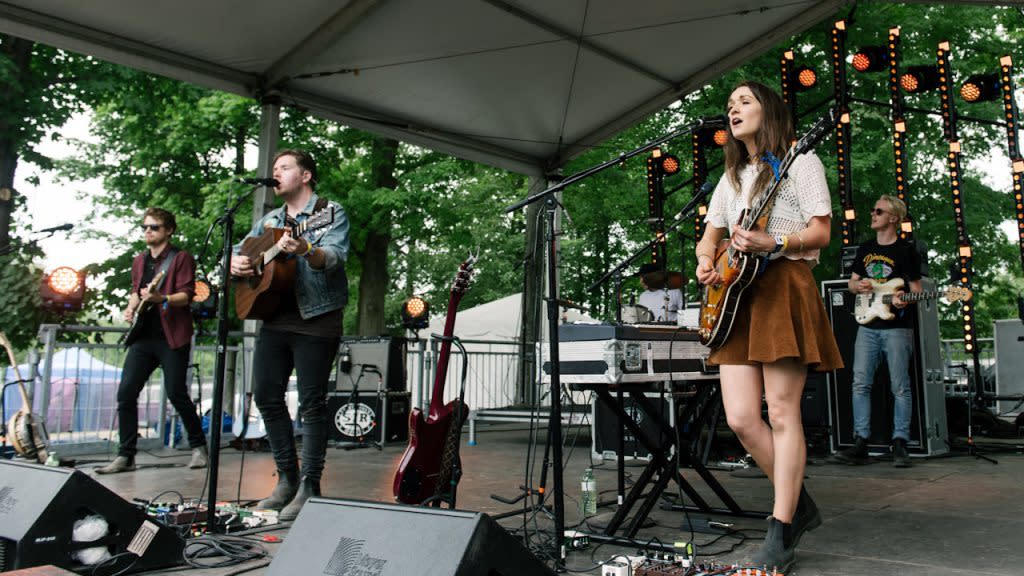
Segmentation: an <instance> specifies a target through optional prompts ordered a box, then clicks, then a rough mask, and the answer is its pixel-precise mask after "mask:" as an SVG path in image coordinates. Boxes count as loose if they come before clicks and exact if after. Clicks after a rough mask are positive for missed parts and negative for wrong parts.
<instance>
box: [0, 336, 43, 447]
mask: <svg viewBox="0 0 1024 576" xmlns="http://www.w3.org/2000/svg"><path fill="white" fill-rule="evenodd" d="M0 345H2V346H3V347H4V349H5V350H7V359H8V360H10V362H11V368H12V369H13V370H14V377H15V378H17V379H18V389H19V390H21V408H19V409H18V411H17V412H15V414H14V416H11V419H10V420H8V422H7V437H8V439H9V440H10V441H11V445H12V446H14V451H15V452H17V453H18V454H19V455H21V456H22V457H23V458H26V459H29V460H32V459H34V460H37V461H38V462H39V463H40V464H43V463H45V462H46V458H47V456H48V455H47V453H46V427H45V426H44V425H43V419H42V418H40V416H39V415H38V414H33V413H32V403H31V402H30V401H29V398H28V392H27V391H26V390H25V380H24V379H23V378H22V377H21V372H20V371H19V370H18V361H17V360H15V359H14V351H13V350H12V349H11V341H10V340H8V339H7V334H5V333H4V332H3V331H0Z"/></svg>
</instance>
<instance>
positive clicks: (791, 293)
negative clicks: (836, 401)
mask: <svg viewBox="0 0 1024 576" xmlns="http://www.w3.org/2000/svg"><path fill="white" fill-rule="evenodd" d="M783 358H797V359H799V361H800V362H801V363H803V364H806V365H807V367H808V368H809V369H811V370H815V371H818V372H828V371H830V370H836V369H839V368H842V367H843V359H842V356H840V354H839V348H838V347H837V346H836V339H835V336H833V334H832V325H831V323H829V321H828V316H827V315H826V314H825V306H824V305H823V304H822V302H821V295H820V294H819V292H818V287H817V284H816V283H815V281H814V275H813V274H811V267H810V265H809V263H808V262H807V261H806V260H790V259H789V258H779V259H777V260H772V261H771V262H769V263H768V267H767V268H766V269H765V271H764V273H763V274H761V276H760V277H758V278H756V279H755V280H754V282H753V283H752V284H751V285H750V286H749V287H748V288H747V289H746V291H744V293H743V298H742V300H741V301H740V304H739V308H738V309H737V311H736V319H735V320H734V322H733V326H732V330H731V331H730V333H729V338H728V339H727V340H726V341H725V344H723V345H722V346H721V347H719V348H718V349H717V350H715V351H713V352H712V353H711V355H710V357H708V362H709V363H710V364H770V363H772V362H775V361H777V360H781V359H783Z"/></svg>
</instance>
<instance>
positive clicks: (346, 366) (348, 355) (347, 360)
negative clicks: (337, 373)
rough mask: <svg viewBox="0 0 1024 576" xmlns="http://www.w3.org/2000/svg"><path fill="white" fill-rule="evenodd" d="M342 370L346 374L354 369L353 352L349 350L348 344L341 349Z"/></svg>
mask: <svg viewBox="0 0 1024 576" xmlns="http://www.w3.org/2000/svg"><path fill="white" fill-rule="evenodd" d="M341 371H342V372H344V373H345V374H348V373H349V372H351V371H352V352H351V350H349V347H348V344H345V345H344V346H343V347H342V349H341Z"/></svg>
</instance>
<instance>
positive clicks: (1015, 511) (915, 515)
mask: <svg viewBox="0 0 1024 576" xmlns="http://www.w3.org/2000/svg"><path fill="white" fill-rule="evenodd" d="M566 435H567V436H568V440H567V442H568V441H571V440H575V444H576V447H575V449H572V450H570V448H568V447H567V448H566V457H567V461H568V466H567V468H566V470H565V475H564V478H565V487H566V488H565V494H566V498H565V506H566V527H567V528H573V527H578V526H577V525H579V524H580V513H579V509H578V503H577V502H578V498H579V492H580V478H581V475H582V471H583V469H584V468H585V467H586V466H588V465H590V464H591V462H590V439H589V436H588V434H587V432H586V431H585V429H579V428H573V429H569V430H567V431H566ZM463 437H464V438H465V434H464V436H463ZM529 439H530V434H529V432H528V431H527V430H525V428H524V427H523V426H522V425H512V424H503V425H490V426H487V425H480V426H479V427H478V433H477V440H478V444H477V445H476V446H464V447H463V449H462V458H463V463H464V470H465V475H464V477H463V480H462V483H461V486H460V489H459V495H458V504H459V506H458V507H459V508H460V509H465V510H477V511H482V512H486V513H488V514H499V513H503V512H508V511H511V510H513V509H514V508H515V507H513V506H508V505H505V504H502V503H500V502H497V501H495V500H493V499H492V498H491V497H490V495H491V494H498V495H503V496H506V497H513V496H515V495H516V494H517V492H518V487H519V486H520V485H521V484H523V483H524V469H525V466H526V462H527V453H528V447H529V446H530V441H529ZM541 441H542V443H541V447H540V451H541V452H543V436H542V437H541ZM1022 442H1024V441H1015V442H1009V443H1004V444H1003V445H1002V448H1003V449H1004V450H1008V451H1004V452H1000V453H996V452H991V453H990V455H992V456H993V457H995V458H997V459H998V460H999V464H998V465H993V464H990V463H989V462H986V461H984V460H979V459H975V458H973V457H969V456H966V455H962V454H961V455H955V456H952V457H943V458H935V459H920V458H915V459H914V466H913V467H911V468H907V469H896V468H893V467H892V465H891V463H890V462H887V461H884V460H879V461H877V462H875V463H873V464H871V465H867V466H842V465H834V464H827V463H821V462H817V461H815V462H812V463H811V465H809V466H808V468H807V480H806V483H807V486H808V489H809V490H810V492H811V494H812V495H813V496H814V498H815V499H816V500H817V502H818V506H819V507H820V508H821V512H822V514H823V516H824V520H825V521H824V524H822V526H821V527H819V528H818V529H817V530H815V531H814V532H811V533H808V534H807V535H805V537H804V539H803V541H802V542H801V545H800V547H799V549H798V562H799V563H798V566H797V569H796V570H795V571H794V572H793V573H794V574H799V575H800V576H811V575H822V576H824V575H834V574H844V575H864V576H868V575H870V576H884V575H890V574H891V575H896V574H899V575H925V574H927V575H929V576H935V575H940V574H950V575H952V574H964V575H967V574H971V575H979V574H991V575H1016V574H1021V573H1022V571H1024V550H1022V548H1021V546H1020V542H1021V536H1020V535H1021V534H1024V514H1022V513H1024V483H1022V482H1021V481H1020V478H1021V477H1024V457H1022V455H1021V444H1022ZM403 449H404V445H397V444H395V445H389V446H386V447H384V449H383V451H377V450H375V449H364V450H355V451H344V450H339V449H334V448H333V447H332V448H329V449H328V454H327V469H326V473H325V477H324V482H323V492H324V496H325V497H331V498H353V499H361V500H378V501H382V502H392V501H393V500H392V497H391V481H392V475H393V472H394V469H395V467H396V465H397V464H398V461H399V458H400V457H401V454H402V451H403ZM107 457H108V456H106V455H94V456H86V457H81V458H79V461H80V462H81V461H85V460H93V461H98V460H101V459H105V458H107ZM187 461H188V452H186V451H178V452H174V451H169V450H168V451H163V452H154V453H142V454H140V455H139V457H138V463H139V464H140V469H139V470H138V471H136V472H133V473H127V474H119V475H115V476H96V475H95V473H94V472H93V471H92V468H94V467H96V466H98V465H100V464H98V463H82V464H79V469H80V470H82V471H84V472H86V473H87V474H89V475H91V476H93V477H95V478H97V479H98V480H99V481H100V482H101V483H103V484H104V485H106V486H107V487H109V488H111V489H113V490H114V491H116V492H117V493H118V494H121V495H122V496H124V497H125V498H128V499H130V498H143V499H149V498H152V497H154V496H156V495H157V494H159V493H160V492H163V491H165V490H177V491H179V492H181V493H182V494H184V495H185V497H198V496H199V495H200V493H201V492H202V491H203V487H204V484H205V481H206V479H205V475H204V474H203V472H202V471H193V470H189V469H188V468H186V467H185V464H186V463H187ZM595 464H597V466H596V468H595V470H596V472H595V475H596V478H597V484H598V488H599V490H600V491H601V498H602V500H603V501H604V500H607V501H614V498H615V491H616V473H615V463H614V462H612V461H607V462H604V463H599V462H598V463H595ZM539 469H540V459H539V458H538V459H537V470H538V473H539ZM641 470H642V467H640V466H638V465H635V464H630V465H628V466H627V467H626V472H627V478H635V477H637V476H639V474H640V472H641ZM240 474H241V475H242V477H243V478H244V479H243V481H242V482H241V489H240V492H239V481H238V480H239V476H240ZM273 474H274V465H273V462H272V459H271V456H270V454H269V453H267V452H248V453H246V454H245V457H244V471H243V458H242V454H241V453H240V452H239V451H237V450H235V449H232V448H226V449H224V450H223V451H222V452H221V467H220V482H219V486H218V494H217V495H218V499H220V500H234V499H235V498H240V499H241V500H243V501H244V500H254V499H258V498H262V497H264V496H266V495H267V494H268V493H269V492H270V490H271V489H272V487H273V485H274V483H275V482H276V479H275V477H274V476H273ZM684 474H686V471H684ZM714 474H715V476H716V477H717V478H718V479H719V480H720V481H721V482H722V484H723V485H724V486H725V487H726V488H727V489H728V490H729V492H730V493H731V494H732V496H733V497H734V498H735V499H736V500H737V501H738V502H739V503H740V505H741V506H743V507H744V508H746V509H750V510H770V509H771V490H770V486H769V484H768V482H767V480H766V479H764V478H763V477H762V478H745V477H739V476H737V475H735V474H732V473H730V472H729V471H728V470H720V471H715V472H714ZM686 475H687V477H688V478H690V479H691V481H692V482H693V483H694V485H695V486H697V487H698V489H699V491H700V492H701V494H703V495H706V496H711V493H710V491H709V490H707V489H706V488H705V487H704V486H703V485H702V484H701V483H700V481H699V479H696V480H695V479H694V477H695V475H694V474H692V471H691V472H690V473H689V474H686ZM548 486H549V490H550V487H551V482H550V480H549V482H548ZM669 492H672V493H673V494H674V493H675V492H676V489H675V485H674V484H670V488H669ZM709 499H710V500H712V503H713V505H719V504H718V501H717V500H714V499H713V498H709ZM613 510H614V506H606V507H602V508H600V509H599V514H598V516H596V517H593V518H591V519H590V520H591V521H594V520H596V521H598V522H599V521H601V520H607V519H608V518H610V516H611V514H612V512H613ZM690 516H691V518H694V523H695V524H699V523H700V519H699V518H697V516H698V514H694V513H691V514H690ZM650 519H651V520H652V521H653V522H652V523H651V525H650V526H648V527H645V528H643V529H641V530H640V532H639V534H638V535H637V539H639V540H648V539H654V538H656V539H658V540H660V541H661V542H666V543H672V542H674V541H679V540H689V539H690V533H689V530H686V531H684V530H682V529H681V526H682V524H683V523H684V522H685V517H684V514H683V513H682V512H673V511H669V510H661V509H655V510H654V511H653V512H652V513H651V516H650ZM712 519H713V520H716V521H719V522H724V523H729V524H734V526H735V528H738V529H748V530H747V531H746V532H745V533H746V534H747V535H748V539H747V541H746V543H743V544H741V545H740V546H738V547H736V549H735V550H733V551H732V552H729V553H725V554H720V555H717V556H714V557H711V558H710V559H713V560H716V561H722V562H727V561H741V560H742V559H743V558H744V557H745V556H749V555H750V554H751V553H752V552H753V550H754V549H755V548H756V544H755V543H756V542H758V541H759V540H760V539H761V538H762V537H763V532H759V530H763V528H764V525H765V522H764V521H763V520H757V519H743V518H740V519H736V518H731V517H729V516H714V517H713V518H712ZM339 521H341V522H343V521H344V518H339ZM501 524H502V525H503V526H505V527H506V528H508V529H510V530H513V531H521V530H522V528H523V524H524V523H523V517H522V515H516V516H512V517H510V518H507V519H504V520H502V521H501ZM528 525H529V526H530V527H531V529H533V527H534V523H533V522H532V521H531V522H529V523H528ZM550 525H551V524H550V522H548V521H547V520H546V519H545V518H544V516H543V515H539V517H538V521H537V524H536V526H539V527H540V528H542V529H543V528H545V527H548V528H549V527H550ZM581 529H586V527H583V528H581ZM269 533H270V534H276V535H279V536H280V537H282V538H284V539H287V537H288V533H287V529H285V528H282V529H279V530H275V531H272V532H269ZM715 538H717V536H716V535H713V534H707V533H700V532H698V533H696V534H695V537H694V538H693V542H694V544H695V545H696V549H697V553H698V556H699V557H703V556H702V555H703V554H704V553H713V552H718V551H723V550H726V549H728V548H729V547H730V546H731V545H732V543H735V542H738V541H739V539H738V538H736V537H725V538H722V539H720V540H718V541H717V542H715V543H711V541H712V540H713V539H715ZM542 539H543V536H541V537H535V538H534V539H533V541H534V542H537V543H539V542H540V541H541V540H542ZM278 546H280V545H275V544H268V545H267V547H268V549H269V550H270V552H271V554H273V553H274V552H275V551H276V549H277V547H278ZM594 546H595V545H594V544H591V547H590V549H587V550H583V551H578V552H572V553H570V555H569V557H568V560H567V567H568V568H569V569H570V570H572V571H574V572H576V573H585V574H600V568H599V567H597V566H595V565H594V563H593V561H594V560H597V561H601V560H607V559H609V558H610V557H612V556H613V555H615V554H620V553H622V554H625V553H633V552H634V550H635V548H633V547H616V546H612V545H609V544H606V545H602V546H600V547H599V548H597V550H596V551H595V550H594ZM425 561H427V562H429V559H425ZM260 562H261V561H253V562H250V563H248V564H243V565H240V566H233V567H229V568H219V569H206V570H203V571H202V572H203V573H205V574H211V575H227V574H232V573H235V572H237V571H238V570H239V569H242V568H245V567H246V566H253V565H256V564H259V563H260ZM262 562H265V561H262ZM178 570H181V569H178ZM265 571H266V569H265V568H256V569H253V570H250V571H248V572H247V573H249V574H263V573H265ZM164 572H168V571H164ZM303 572H304V571H303V570H302V569H301V568H299V567H297V568H296V570H295V572H294V573H296V574H299V573H303Z"/></svg>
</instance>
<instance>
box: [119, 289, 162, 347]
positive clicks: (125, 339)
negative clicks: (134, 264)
mask: <svg viewBox="0 0 1024 576" xmlns="http://www.w3.org/2000/svg"><path fill="white" fill-rule="evenodd" d="M166 275H167V271H166V270H160V271H159V272H157V273H156V276H154V277H153V281H152V282H150V283H149V284H148V285H146V289H147V290H149V292H150V293H152V292H153V291H154V290H156V287H157V286H159V285H160V281H161V280H163V279H164V276H166ZM153 306H154V304H153V303H152V302H150V301H149V300H146V301H143V302H141V303H139V305H138V306H136V307H135V313H134V314H133V315H132V325H131V326H129V327H128V331H127V332H125V333H124V334H122V335H121V344H124V347H125V348H127V347H129V346H131V345H132V344H134V343H135V341H136V340H138V339H139V336H141V335H142V318H143V314H145V313H146V312H148V311H149V309H150V308H151V307H153Z"/></svg>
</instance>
